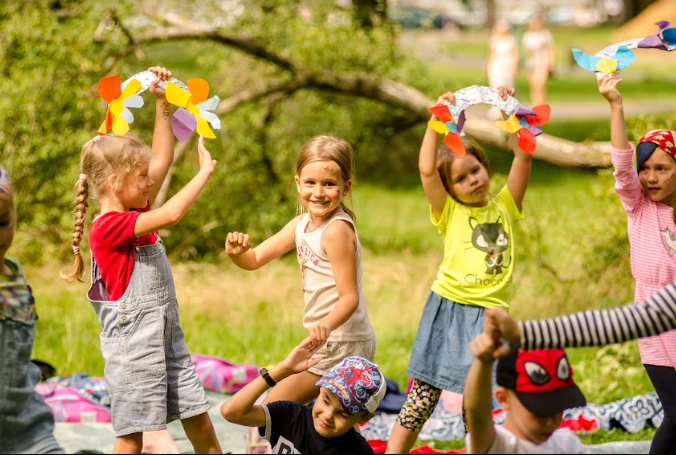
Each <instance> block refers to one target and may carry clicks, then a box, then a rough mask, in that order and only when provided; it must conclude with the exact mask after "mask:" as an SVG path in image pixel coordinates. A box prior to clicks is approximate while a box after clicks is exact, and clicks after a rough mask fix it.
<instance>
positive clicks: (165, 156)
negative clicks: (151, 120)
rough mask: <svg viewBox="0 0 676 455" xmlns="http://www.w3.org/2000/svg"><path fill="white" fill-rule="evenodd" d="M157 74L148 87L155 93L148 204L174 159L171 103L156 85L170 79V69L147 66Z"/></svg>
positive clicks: (155, 194)
mask: <svg viewBox="0 0 676 455" xmlns="http://www.w3.org/2000/svg"><path fill="white" fill-rule="evenodd" d="M148 69H149V70H150V71H152V72H153V73H155V74H156V75H157V79H155V80H154V81H153V82H152V83H151V84H150V88H149V89H148V90H149V91H150V93H152V94H153V95H155V97H156V99H155V129H154V131H153V145H152V150H153V160H152V161H151V163H150V170H149V174H150V177H151V178H152V179H153V181H154V182H155V185H153V187H152V188H151V189H150V205H152V204H153V202H155V198H157V194H158V193H159V192H160V189H161V188H162V184H163V183H164V179H165V178H166V177H167V172H169V168H170V167H171V163H172V162H173V161H174V133H173V130H172V128H171V105H170V104H169V102H168V101H167V98H166V97H165V96H164V90H162V89H161V88H158V87H157V84H158V83H159V82H160V81H168V80H169V79H171V71H169V70H167V69H166V68H162V67H160V66H153V67H152V68H148Z"/></svg>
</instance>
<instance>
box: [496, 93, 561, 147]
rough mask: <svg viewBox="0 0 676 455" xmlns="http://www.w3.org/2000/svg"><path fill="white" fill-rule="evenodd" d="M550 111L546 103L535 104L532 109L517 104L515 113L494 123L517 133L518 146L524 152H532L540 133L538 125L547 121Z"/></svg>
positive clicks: (505, 129)
mask: <svg viewBox="0 0 676 455" xmlns="http://www.w3.org/2000/svg"><path fill="white" fill-rule="evenodd" d="M551 112H552V108H551V107H550V106H549V105H548V104H543V105H542V106H535V107H534V108H533V109H532V110H531V109H529V108H527V107H526V106H519V110H518V111H516V114H514V115H511V116H510V117H508V118H507V119H506V120H499V121H497V122H495V124H496V125H498V126H499V127H500V129H502V130H503V131H506V132H508V133H519V148H520V149H521V150H523V151H524V152H527V153H533V152H534V151H535V146H536V145H537V142H536V140H535V138H536V137H537V136H539V135H541V134H542V128H540V126H542V125H544V124H546V123H547V122H548V121H549V117H550V115H551Z"/></svg>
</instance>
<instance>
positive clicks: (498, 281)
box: [387, 87, 531, 453]
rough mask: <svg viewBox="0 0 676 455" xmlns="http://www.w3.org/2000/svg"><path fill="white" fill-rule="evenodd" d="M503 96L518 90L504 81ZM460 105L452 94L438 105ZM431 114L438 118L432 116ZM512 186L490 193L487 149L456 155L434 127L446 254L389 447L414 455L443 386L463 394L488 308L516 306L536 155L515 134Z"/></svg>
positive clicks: (422, 160)
mask: <svg viewBox="0 0 676 455" xmlns="http://www.w3.org/2000/svg"><path fill="white" fill-rule="evenodd" d="M498 90H499V92H500V96H501V97H502V98H503V99H506V97H507V94H509V95H514V89H505V88H504V87H500V88H499V89H498ZM445 101H449V102H451V103H452V104H455V97H454V96H453V93H451V92H448V93H445V94H444V95H441V96H440V97H439V99H438V100H437V103H439V104H441V103H444V102H445ZM432 120H437V119H436V117H434V116H433V117H432ZM509 141H510V145H511V147H512V149H513V150H514V162H513V163H512V168H511V170H510V172H509V178H508V179H507V185H505V187H504V188H502V190H500V192H499V193H498V195H497V196H496V197H494V198H489V195H488V190H489V186H490V181H489V177H488V168H489V162H488V158H487V157H486V155H485V153H484V152H483V150H481V149H479V148H478V147H477V146H474V145H472V144H469V143H466V144H465V149H466V151H467V154H466V155H465V156H464V157H462V158H459V157H456V156H455V155H454V154H453V153H452V152H451V151H450V150H449V149H448V148H447V147H446V145H445V144H442V145H441V147H439V149H438V150H437V144H438V138H437V133H436V132H435V131H434V130H433V129H431V128H427V132H426V133H425V137H424V139H423V143H422V147H421V148H420V157H419V161H418V167H419V168H420V177H421V179H422V184H423V189H424V190H425V194H426V195H427V199H428V200H429V202H430V205H431V220H432V224H434V225H435V226H436V228H437V229H438V230H439V233H440V234H441V238H442V239H443V241H444V259H443V261H442V263H441V266H440V267H439V273H438V274H437V279H436V281H435V282H434V284H433V285H432V290H431V292H430V294H429V297H428V298H427V302H426V304H425V309H424V310H423V315H422V318H421V321H420V326H419V328H418V334H417V335H416V338H415V342H414V344H413V352H412V354H411V361H410V363H409V367H408V374H409V375H410V376H412V377H413V378H414V382H413V387H412V388H411V391H410V392H409V395H408V398H407V400H406V403H405V404H404V407H403V408H402V410H401V412H400V413H399V417H398V418H397V422H396V424H395V426H394V428H393V430H392V434H391V435H390V441H389V443H388V446H387V453H408V451H409V450H410V448H411V447H412V446H413V443H414V442H415V440H416V439H417V437H418V433H420V430H421V429H422V427H423V425H424V424H425V422H426V421H427V419H428V418H429V416H430V415H431V414H432V411H434V408H435V407H436V405H437V402H438V401H439V396H440V395H441V391H442V390H450V391H453V392H457V393H462V392H463V388H464V384H465V379H466V377H467V373H468V371H469V367H470V365H471V364H472V360H473V356H472V352H471V351H470V349H469V342H470V341H471V340H472V339H474V337H476V336H477V335H479V333H481V332H482V330H483V320H484V310H485V309H486V308H495V307H502V308H509V300H510V298H511V293H512V274H513V271H514V241H515V238H514V224H515V222H516V221H517V220H520V219H521V218H523V212H522V207H521V203H522V201H523V197H524V195H525V193H526V188H527V186H528V179H529V178H530V171H531V155H530V154H528V153H526V152H524V151H522V150H521V149H520V148H519V147H518V145H517V142H518V139H517V136H516V134H511V135H510V138H509Z"/></svg>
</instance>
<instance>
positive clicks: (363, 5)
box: [352, 0, 387, 28]
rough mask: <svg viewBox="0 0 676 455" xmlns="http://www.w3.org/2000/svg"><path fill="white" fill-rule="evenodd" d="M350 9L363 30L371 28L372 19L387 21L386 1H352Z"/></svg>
mask: <svg viewBox="0 0 676 455" xmlns="http://www.w3.org/2000/svg"><path fill="white" fill-rule="evenodd" d="M352 8H353V9H354V13H355V16H356V17H357V20H358V21H359V24H360V25H361V26H362V27H363V28H371V27H373V18H374V17H378V18H379V19H381V20H387V1H386V0H352Z"/></svg>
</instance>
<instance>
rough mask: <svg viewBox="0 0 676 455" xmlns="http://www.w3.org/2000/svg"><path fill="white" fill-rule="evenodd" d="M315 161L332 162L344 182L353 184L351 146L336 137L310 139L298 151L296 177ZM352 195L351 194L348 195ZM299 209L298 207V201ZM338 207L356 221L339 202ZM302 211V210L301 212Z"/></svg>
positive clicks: (321, 136) (353, 167)
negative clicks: (338, 168)
mask: <svg viewBox="0 0 676 455" xmlns="http://www.w3.org/2000/svg"><path fill="white" fill-rule="evenodd" d="M315 161H333V162H335V163H336V164H337V165H338V167H340V173H341V177H342V178H343V180H344V181H345V182H347V181H348V180H352V183H353V184H354V169H355V167H356V166H355V156H354V150H353V149H352V146H351V145H350V144H349V143H348V142H346V141H344V140H342V139H339V138H337V137H334V136H330V135H326V134H324V135H320V136H315V137H313V138H310V139H309V140H308V141H307V142H306V143H305V145H303V148H301V149H300V154H299V155H298V159H297V160H296V175H298V176H300V172H301V170H303V168H304V167H305V166H307V165H308V164H310V163H314V162H315ZM350 195H352V193H350ZM298 205H299V207H302V206H301V205H300V201H299V204H298ZM340 206H341V207H342V209H343V210H345V212H346V213H347V214H348V215H350V218H352V220H353V221H356V220H357V216H356V215H355V214H354V212H353V211H352V210H350V209H349V208H347V206H346V205H345V204H344V203H343V202H342V201H341V202H340ZM301 211H302V210H301Z"/></svg>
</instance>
